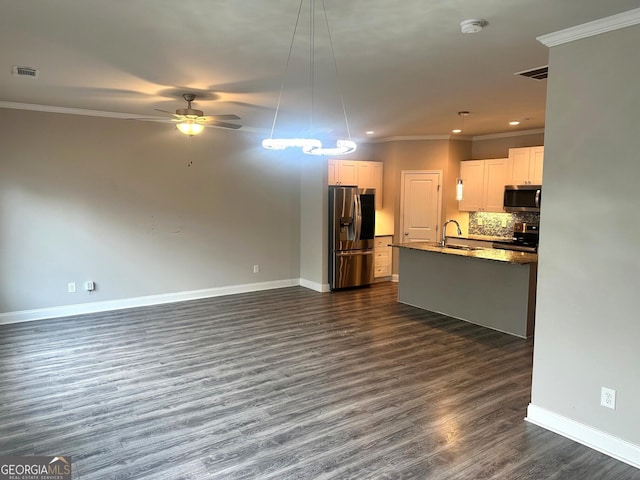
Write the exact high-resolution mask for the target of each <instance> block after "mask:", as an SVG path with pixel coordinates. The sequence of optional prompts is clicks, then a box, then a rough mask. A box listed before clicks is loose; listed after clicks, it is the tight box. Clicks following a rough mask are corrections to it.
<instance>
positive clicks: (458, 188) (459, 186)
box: [456, 178, 464, 201]
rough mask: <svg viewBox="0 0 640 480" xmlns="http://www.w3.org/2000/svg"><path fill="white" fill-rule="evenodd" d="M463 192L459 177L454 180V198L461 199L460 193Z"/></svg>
mask: <svg viewBox="0 0 640 480" xmlns="http://www.w3.org/2000/svg"><path fill="white" fill-rule="evenodd" d="M463 193H464V184H463V183H462V179H461V178H459V179H458V180H456V200H458V201H460V200H462V194H463Z"/></svg>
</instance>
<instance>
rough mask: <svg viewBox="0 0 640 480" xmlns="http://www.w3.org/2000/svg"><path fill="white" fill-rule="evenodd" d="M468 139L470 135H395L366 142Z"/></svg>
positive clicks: (469, 139)
mask: <svg viewBox="0 0 640 480" xmlns="http://www.w3.org/2000/svg"><path fill="white" fill-rule="evenodd" d="M451 139H457V140H468V141H471V137H466V136H463V135H455V136H454V135H396V136H393V137H381V138H376V139H371V140H369V141H368V142H366V143H385V142H404V141H413V140H451Z"/></svg>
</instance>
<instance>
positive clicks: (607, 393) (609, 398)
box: [600, 387, 616, 410]
mask: <svg viewBox="0 0 640 480" xmlns="http://www.w3.org/2000/svg"><path fill="white" fill-rule="evenodd" d="M600 405H602V406H603V407H607V408H610V409H611V410H615V409H616V391H615V390H613V389H612V388H607V387H602V388H601V389H600Z"/></svg>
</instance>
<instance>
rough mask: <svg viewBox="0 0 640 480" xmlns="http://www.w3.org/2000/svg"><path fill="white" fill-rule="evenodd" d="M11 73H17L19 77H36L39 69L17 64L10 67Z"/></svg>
mask: <svg viewBox="0 0 640 480" xmlns="http://www.w3.org/2000/svg"><path fill="white" fill-rule="evenodd" d="M11 73H13V74H14V75H19V76H21V77H31V78H38V74H39V73H40V70H38V69H37V68H31V67H19V66H17V65H14V66H13V67H12V68H11Z"/></svg>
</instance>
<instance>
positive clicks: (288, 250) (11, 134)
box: [0, 109, 326, 312]
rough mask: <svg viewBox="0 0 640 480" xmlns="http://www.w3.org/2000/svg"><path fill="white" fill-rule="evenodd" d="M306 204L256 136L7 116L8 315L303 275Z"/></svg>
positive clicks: (4, 263)
mask: <svg viewBox="0 0 640 480" xmlns="http://www.w3.org/2000/svg"><path fill="white" fill-rule="evenodd" d="M325 175H326V174H325ZM320 181H322V180H320ZM300 204H301V202H300V163H299V158H295V157H293V156H290V157H287V156H284V155H281V154H278V153H277V152H276V153H274V152H268V151H265V150H263V149H262V148H261V147H260V137H258V136H256V135H252V134H249V133H243V132H242V131H226V130H221V129H214V128H210V129H206V131H205V132H204V133H203V134H202V135H201V136H198V137H193V138H189V137H186V136H183V135H182V134H180V133H179V132H178V131H177V130H176V129H175V128H173V127H172V126H171V125H169V124H159V123H150V122H138V121H130V120H118V119H106V118H95V117H84V116H75V115H62V114H54V113H41V112H29V111H18V110H8V109H0V225H1V228H0V265H1V270H0V312H11V311H21V310H28V309H37V308H45V307H53V306H59V305H70V304H79V303H84V302H89V301H92V302H93V301H102V300H113V299H123V298H133V297H138V296H145V295H153V294H163V293H169V292H183V291H191V290H199V289H207V288H216V287H221V286H230V285H242V284H248V283H256V282H268V281H276V280H286V279H297V278H299V276H300ZM254 264H259V265H260V272H259V273H257V274H254V273H253V265H254ZM86 280H93V281H95V282H96V283H97V286H98V289H97V290H96V291H95V292H93V293H91V294H88V293H86V292H83V291H81V289H79V291H78V292H77V293H75V294H70V293H67V283H68V282H72V281H75V282H78V283H79V285H78V286H79V287H81V285H80V282H84V281H86Z"/></svg>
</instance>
